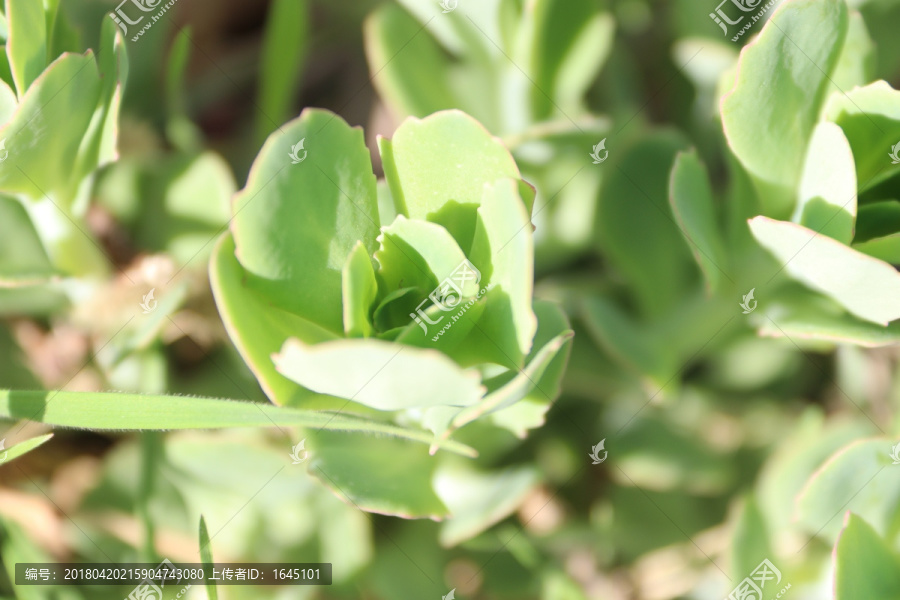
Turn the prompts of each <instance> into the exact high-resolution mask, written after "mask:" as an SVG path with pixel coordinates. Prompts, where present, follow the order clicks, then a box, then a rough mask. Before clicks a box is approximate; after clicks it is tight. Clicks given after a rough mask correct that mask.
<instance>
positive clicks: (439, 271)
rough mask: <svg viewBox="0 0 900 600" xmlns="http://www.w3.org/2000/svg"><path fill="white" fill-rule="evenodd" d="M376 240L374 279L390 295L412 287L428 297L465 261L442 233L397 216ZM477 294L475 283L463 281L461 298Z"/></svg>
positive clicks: (434, 228) (456, 247)
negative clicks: (382, 285) (377, 247)
mask: <svg viewBox="0 0 900 600" xmlns="http://www.w3.org/2000/svg"><path fill="white" fill-rule="evenodd" d="M378 239H379V241H380V247H379V249H378V251H377V252H376V253H375V260H377V261H378V265H379V267H378V277H379V278H380V279H381V281H382V283H383V284H384V286H385V288H386V289H387V290H389V291H391V292H393V291H396V290H398V289H401V288H404V287H416V288H419V289H420V290H421V291H422V292H423V294H429V293H431V292H432V291H433V290H434V288H435V287H436V286H437V285H438V284H439V283H441V282H442V281H443V280H444V279H446V278H447V277H450V275H451V274H452V273H453V271H454V270H456V269H457V268H458V267H459V266H460V265H461V264H463V262H464V261H465V260H466V255H465V254H463V251H462V250H461V249H460V248H459V244H457V243H456V240H455V239H453V236H451V235H450V233H449V232H448V231H447V230H446V229H444V228H443V227H441V226H440V225H435V224H434V223H429V222H428V221H421V220H411V219H407V218H406V217H404V216H403V215H397V218H396V219H395V220H394V222H393V223H391V224H390V225H389V226H388V227H384V228H382V230H381V235H380V236H379V237H378ZM477 292H478V288H477V285H476V282H473V281H467V283H466V287H465V288H464V289H463V296H465V297H470V296H473V295H475V294H476V293H477ZM422 299H423V300H424V299H425V298H424V295H423V298H422Z"/></svg>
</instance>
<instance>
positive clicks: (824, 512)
mask: <svg viewBox="0 0 900 600" xmlns="http://www.w3.org/2000/svg"><path fill="white" fill-rule="evenodd" d="M893 467H894V465H892V464H891V442H890V441H888V440H887V439H883V438H881V439H869V440H860V441H856V442H853V443H851V444H849V445H848V446H845V447H844V448H842V449H841V450H839V451H838V452H837V453H836V454H834V455H833V456H832V457H831V458H829V459H828V461H827V462H825V464H823V465H822V466H821V467H819V470H818V471H816V472H815V473H814V474H813V476H812V477H811V478H810V479H809V481H807V483H806V486H805V487H804V488H803V491H802V492H801V493H800V495H799V496H798V497H797V501H796V505H795V511H796V518H797V519H798V521H799V522H800V523H801V524H802V525H803V527H804V529H806V531H807V532H809V533H810V534H812V535H820V536H823V537H824V538H825V539H827V540H828V541H830V542H832V543H833V542H834V541H835V539H837V538H838V535H839V533H840V530H841V523H840V521H838V520H836V518H835V517H837V516H838V515H839V514H841V512H843V511H846V510H849V511H851V512H853V513H855V514H857V515H859V516H860V517H861V518H863V519H865V520H866V521H867V522H868V523H869V524H871V526H872V527H874V529H875V530H876V531H878V532H879V534H880V535H882V536H888V537H893V536H895V535H896V534H897V532H898V522H897V518H896V511H895V507H896V506H897V504H898V503H900V480H898V479H897V478H896V477H895V476H894V474H893V473H892V469H893Z"/></svg>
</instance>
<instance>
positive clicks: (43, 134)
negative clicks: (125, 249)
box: [0, 0, 101, 210]
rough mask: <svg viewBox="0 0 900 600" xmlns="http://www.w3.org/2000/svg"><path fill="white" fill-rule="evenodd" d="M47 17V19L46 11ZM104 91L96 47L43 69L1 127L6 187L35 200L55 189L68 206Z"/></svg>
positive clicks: (1, 175) (1, 183) (1, 177)
mask: <svg viewBox="0 0 900 600" xmlns="http://www.w3.org/2000/svg"><path fill="white" fill-rule="evenodd" d="M18 1H22V2H25V1H28V2H30V1H31V0H18ZM41 19H42V23H43V15H42V16H41ZM100 91H101V85H100V76H99V73H98V71H97V66H96V64H95V63H94V56H93V53H91V52H88V53H87V54H86V55H78V54H66V55H63V56H62V57H60V58H58V59H57V60H55V61H54V62H53V63H52V64H51V65H50V66H49V67H48V68H47V70H46V71H44V72H43V73H41V75H40V77H38V78H37V79H36V80H35V81H34V83H33V84H32V85H31V86H30V87H29V88H28V91H27V92H26V93H25V94H24V97H22V99H21V103H20V104H19V108H18V110H16V113H15V115H13V117H12V119H11V120H10V121H9V122H7V123H6V125H4V126H3V128H2V130H0V138H4V139H6V149H7V150H8V151H9V158H8V159H7V160H6V161H5V162H3V163H2V164H0V189H2V190H4V191H6V192H9V193H20V194H24V195H25V196H27V197H29V198H32V199H38V198H41V197H43V196H44V194H50V195H51V196H53V197H55V199H56V201H57V202H59V203H60V204H61V207H62V209H63V210H67V209H68V208H69V204H70V202H71V201H72V200H73V198H72V196H71V195H70V190H69V187H68V184H69V182H70V180H71V179H70V178H71V175H72V173H73V165H74V164H75V163H76V161H75V160H74V159H75V158H76V157H77V156H78V153H79V148H80V146H81V143H82V140H83V138H84V135H85V132H86V131H87V130H88V128H89V125H90V123H91V120H92V118H93V116H94V112H95V111H96V109H97V106H98V101H99V99H100Z"/></svg>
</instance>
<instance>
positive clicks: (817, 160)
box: [792, 121, 856, 244]
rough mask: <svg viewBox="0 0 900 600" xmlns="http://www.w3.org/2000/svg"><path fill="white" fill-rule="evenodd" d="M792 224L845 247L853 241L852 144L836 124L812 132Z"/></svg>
mask: <svg viewBox="0 0 900 600" xmlns="http://www.w3.org/2000/svg"><path fill="white" fill-rule="evenodd" d="M792 220H793V221H794V222H795V223H800V224H801V225H803V226H804V227H806V228H808V229H812V230H813V231H818V232H819V233H821V234H822V235H827V236H828V237H830V238H834V239H836V240H837V241H839V242H842V243H844V244H849V243H850V240H852V239H853V225H854V223H855V222H856V168H855V165H854V164H853V152H852V151H851V150H850V144H849V143H848V142H847V138H846V137H844V132H843V131H842V130H841V128H840V127H838V126H837V125H835V124H834V123H829V122H827V121H823V122H821V123H819V124H817V125H816V128H815V129H814V130H813V135H812V140H811V141H810V143H809V151H808V152H807V155H806V164H805V165H804V167H803V176H802V178H801V179H800V199H799V202H798V203H797V208H796V209H795V211H794V217H793V219H792Z"/></svg>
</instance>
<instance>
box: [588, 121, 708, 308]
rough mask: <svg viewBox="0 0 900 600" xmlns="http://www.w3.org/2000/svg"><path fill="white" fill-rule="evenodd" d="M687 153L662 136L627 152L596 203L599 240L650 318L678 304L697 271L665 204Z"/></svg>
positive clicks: (675, 141)
mask: <svg viewBox="0 0 900 600" xmlns="http://www.w3.org/2000/svg"><path fill="white" fill-rule="evenodd" d="M683 147H684V140H683V139H682V138H681V136H678V135H674V134H672V133H670V132H661V133H658V134H655V135H652V136H649V137H647V138H646V139H644V140H642V141H640V142H639V143H638V144H637V145H635V146H634V147H632V148H629V149H628V150H626V151H625V153H624V154H623V156H622V158H621V159H620V160H621V163H620V164H619V166H618V168H616V169H614V170H612V171H610V172H609V173H608V175H607V176H606V177H604V182H603V189H602V192H601V194H600V198H599V202H598V207H597V220H596V225H597V230H598V236H597V238H598V240H599V242H600V244H601V247H602V249H603V251H604V252H605V253H606V255H607V257H608V258H609V261H610V263H611V264H612V265H613V266H614V267H615V268H616V269H617V270H618V271H619V272H620V273H621V275H622V276H623V277H624V278H625V280H626V281H627V282H628V284H629V285H630V287H631V289H632V290H633V294H634V295H635V296H636V300H637V304H638V306H639V307H640V308H641V309H642V311H643V312H644V313H645V314H647V315H655V314H659V313H661V312H662V311H665V310H669V309H670V308H671V307H672V305H673V303H677V301H678V299H679V298H680V297H681V296H682V295H683V294H684V291H685V288H686V287H687V283H688V282H690V281H691V276H692V272H694V271H695V269H694V267H693V261H692V258H691V255H690V252H689V251H688V249H687V247H686V246H685V244H684V240H683V239H682V236H681V232H680V231H678V227H677V226H676V225H675V220H674V217H673V216H672V213H671V209H670V207H669V203H668V201H667V198H668V193H669V189H668V186H669V181H668V174H669V173H670V172H671V168H672V163H673V162H674V160H675V155H676V153H677V152H678V151H679V150H681V149H682V148H683ZM593 166H594V165H590V164H589V165H588V167H593ZM604 166H605V165H604Z"/></svg>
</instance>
